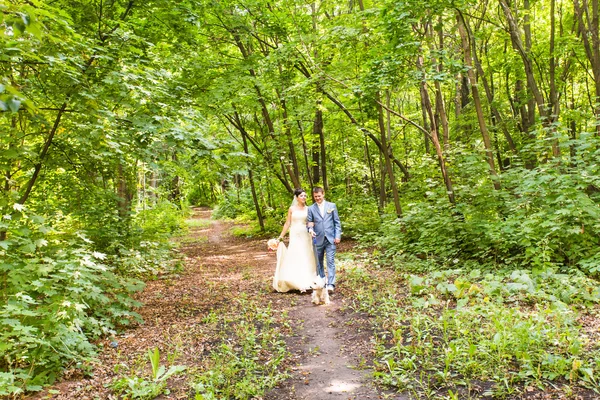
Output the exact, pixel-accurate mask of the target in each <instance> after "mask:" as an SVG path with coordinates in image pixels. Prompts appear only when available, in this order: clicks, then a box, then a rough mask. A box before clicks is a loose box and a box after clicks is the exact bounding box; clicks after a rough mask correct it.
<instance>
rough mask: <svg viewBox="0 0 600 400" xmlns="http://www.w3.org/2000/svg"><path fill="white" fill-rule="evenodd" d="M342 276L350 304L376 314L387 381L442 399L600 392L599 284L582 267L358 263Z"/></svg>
mask: <svg viewBox="0 0 600 400" xmlns="http://www.w3.org/2000/svg"><path fill="white" fill-rule="evenodd" d="M345 276H346V280H347V281H346V282H345V283H344V285H345V286H348V287H350V288H352V290H354V291H355V293H354V296H355V298H354V300H353V303H352V307H353V308H355V309H358V310H361V311H366V312H368V313H369V314H371V315H372V316H373V317H374V320H373V321H374V329H375V331H376V332H377V334H376V337H377V354H376V372H375V378H376V380H377V381H378V382H379V383H380V384H382V385H384V386H387V387H390V388H393V389H395V390H397V391H400V392H408V393H411V394H412V395H413V396H414V397H415V398H444V399H454V398H456V399H458V398H460V399H467V398H473V399H474V398H481V396H490V397H493V398H511V396H513V397H514V396H517V395H519V394H520V393H522V392H523V391H532V390H541V391H543V390H545V388H548V387H555V388H556V387H561V388H563V389H561V390H562V393H563V394H564V395H566V394H568V392H569V391H571V390H588V391H593V392H595V393H600V386H599V382H598V379H599V377H600V376H599V374H600V351H599V349H598V347H597V345H595V341H594V340H592V338H590V335H592V334H594V330H593V329H590V328H585V327H584V326H583V325H582V321H583V319H584V318H585V317H586V316H590V315H593V310H594V307H595V306H596V305H597V303H598V301H599V299H600V292H599V288H598V284H597V282H596V281H595V280H593V279H590V278H587V277H585V276H584V275H583V274H575V273H573V274H561V273H558V272H557V271H556V270H555V269H551V268H548V269H539V270H534V271H522V270H517V271H512V272H509V273H505V274H502V273H484V272H482V271H479V270H476V269H475V270H470V271H465V270H463V269H454V270H447V271H435V272H428V273H425V274H421V275H411V274H406V273H402V272H401V271H386V270H384V269H374V270H373V271H367V270H366V269H364V268H355V269H349V270H348V271H347V273H346V275H345Z"/></svg>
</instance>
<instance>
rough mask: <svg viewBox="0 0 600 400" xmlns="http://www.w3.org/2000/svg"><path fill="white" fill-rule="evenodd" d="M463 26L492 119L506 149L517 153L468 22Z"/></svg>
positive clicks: (465, 21)
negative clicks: (498, 128) (498, 129)
mask: <svg viewBox="0 0 600 400" xmlns="http://www.w3.org/2000/svg"><path fill="white" fill-rule="evenodd" d="M463 22H464V24H465V28H466V31H467V34H468V37H469V41H470V43H471V48H472V52H473V53H472V54H473V62H474V63H475V66H476V68H477V73H478V74H479V76H478V78H479V79H480V80H481V83H482V84H483V88H484V90H485V94H486V97H487V99H488V103H489V105H490V110H491V112H492V115H493V117H494V118H495V119H496V125H497V126H499V127H500V129H501V130H502V133H503V134H504V138H505V139H506V142H507V143H508V148H509V149H510V150H511V151H512V152H513V153H515V154H516V153H518V150H517V147H516V146H515V142H514V140H513V137H512V135H511V134H510V132H509V131H508V128H507V127H506V124H505V123H504V119H503V118H502V115H500V112H499V111H498V108H497V107H496V106H495V105H494V92H493V90H492V88H491V87H490V85H489V84H488V80H487V78H486V75H485V72H484V71H483V67H482V65H481V63H480V62H479V57H478V56H477V48H476V46H475V36H474V35H473V31H472V30H471V27H470V26H469V21H468V20H464V21H463ZM498 151H499V149H498ZM501 166H502V164H500V167H501Z"/></svg>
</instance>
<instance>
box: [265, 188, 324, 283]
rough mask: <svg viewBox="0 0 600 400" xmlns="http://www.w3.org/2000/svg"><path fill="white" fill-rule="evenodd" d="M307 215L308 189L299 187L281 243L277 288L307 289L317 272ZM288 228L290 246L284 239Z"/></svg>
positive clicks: (276, 278)
mask: <svg viewBox="0 0 600 400" xmlns="http://www.w3.org/2000/svg"><path fill="white" fill-rule="evenodd" d="M307 215H308V207H307V206H306V192H305V191H304V190H303V189H296V190H295V191H294V201H293V202H292V206H291V207H290V209H289V210H288V215H287V220H286V221H285V225H283V230H282V231H281V235H279V241H280V243H279V246H277V268H276V269H275V276H274V277H273V288H274V289H275V290H277V291H278V292H287V291H289V290H294V289H296V290H300V291H301V292H304V291H306V290H307V289H309V288H310V285H311V284H312V283H313V280H314V278H315V276H316V274H317V265H316V261H315V257H314V253H313V248H312V246H313V244H312V237H311V235H310V234H309V233H308V231H307V229H306V216H307ZM288 228H289V229H290V243H289V246H290V247H289V248H286V247H285V244H283V242H281V241H282V240H283V237H284V236H285V234H286V232H287V230H288Z"/></svg>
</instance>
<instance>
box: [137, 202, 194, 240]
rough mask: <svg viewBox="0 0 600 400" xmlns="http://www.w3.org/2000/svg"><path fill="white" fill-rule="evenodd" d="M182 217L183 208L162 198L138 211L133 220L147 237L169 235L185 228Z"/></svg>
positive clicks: (183, 215) (183, 214) (183, 213)
mask: <svg viewBox="0 0 600 400" xmlns="http://www.w3.org/2000/svg"><path fill="white" fill-rule="evenodd" d="M184 217H185V212H184V210H181V209H180V208H179V207H177V206H176V205H174V204H173V203H171V202H169V201H165V200H163V201H158V202H157V204H155V205H154V206H152V207H150V208H146V209H145V210H142V211H140V212H138V213H137V214H136V215H135V219H134V221H135V222H136V223H137V225H138V226H139V229H140V230H141V231H142V232H143V233H144V235H146V236H147V237H154V236H156V237H170V236H172V235H173V234H176V233H178V232H180V231H181V230H182V229H184V228H185V223H184V221H185V220H184Z"/></svg>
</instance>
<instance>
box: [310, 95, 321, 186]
mask: <svg viewBox="0 0 600 400" xmlns="http://www.w3.org/2000/svg"><path fill="white" fill-rule="evenodd" d="M313 135H314V136H315V137H317V138H318V139H319V145H316V144H315V143H314V141H313V151H312V161H313V168H312V170H313V178H314V184H315V185H317V184H319V182H320V181H321V152H320V142H321V137H322V136H323V111H321V100H317V108H316V110H315V121H314V123H313Z"/></svg>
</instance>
